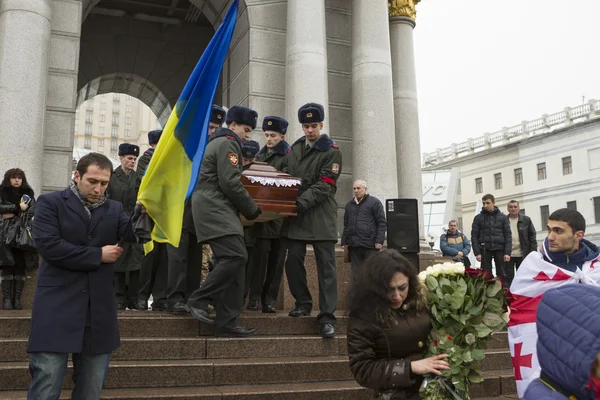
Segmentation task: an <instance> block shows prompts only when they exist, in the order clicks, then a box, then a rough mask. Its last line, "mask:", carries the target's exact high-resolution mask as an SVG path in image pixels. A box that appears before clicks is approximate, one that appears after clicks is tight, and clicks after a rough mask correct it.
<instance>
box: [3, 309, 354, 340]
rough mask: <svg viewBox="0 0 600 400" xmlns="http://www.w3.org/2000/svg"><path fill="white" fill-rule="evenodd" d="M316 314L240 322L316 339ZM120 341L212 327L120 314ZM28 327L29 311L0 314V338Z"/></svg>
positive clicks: (257, 316)
mask: <svg viewBox="0 0 600 400" xmlns="http://www.w3.org/2000/svg"><path fill="white" fill-rule="evenodd" d="M317 314H318V312H317V311H315V312H313V313H312V315H311V316H310V317H300V318H293V317H290V316H288V313H287V312H277V313H276V314H263V313H262V312H252V311H244V312H243V313H242V314H241V315H240V317H239V322H240V324H241V325H242V326H245V327H249V328H256V329H257V332H258V334H259V335H318V334H319V324H318V323H317V321H316V316H317ZM335 315H336V317H337V323H336V331H337V333H340V334H342V333H346V327H347V322H348V318H347V317H346V316H345V312H344V311H339V312H336V313H335ZM118 317H119V331H120V333H121V337H197V336H199V335H202V336H211V335H212V334H213V327H212V326H210V325H206V324H201V323H200V322H198V321H196V320H195V319H194V318H192V317H191V316H189V315H188V314H182V315H179V314H174V313H167V312H159V311H121V312H119V313H118ZM30 326H31V310H21V311H2V312H1V313H0V338H13V339H14V338H27V337H29V331H30Z"/></svg>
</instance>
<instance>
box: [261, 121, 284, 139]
mask: <svg viewBox="0 0 600 400" xmlns="http://www.w3.org/2000/svg"><path fill="white" fill-rule="evenodd" d="M287 128H288V122H287V120H286V119H284V118H281V117H265V119H263V125H262V130H263V131H275V132H279V133H281V134H282V135H285V134H286V132H287Z"/></svg>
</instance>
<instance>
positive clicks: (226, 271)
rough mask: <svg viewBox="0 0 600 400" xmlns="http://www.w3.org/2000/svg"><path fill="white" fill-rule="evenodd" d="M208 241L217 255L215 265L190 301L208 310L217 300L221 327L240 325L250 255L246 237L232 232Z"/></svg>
mask: <svg viewBox="0 0 600 400" xmlns="http://www.w3.org/2000/svg"><path fill="white" fill-rule="evenodd" d="M208 244H209V245H210V247H211V249H212V251H213V254H214V255H215V259H216V264H215V268H214V269H213V270H212V271H211V272H210V274H208V277H207V278H206V280H205V281H204V283H203V284H202V285H201V286H200V288H199V289H198V290H196V291H195V292H194V293H192V294H191V295H190V297H189V299H188V301H187V304H188V305H190V306H192V307H196V308H200V309H202V310H206V309H207V308H208V304H209V303H211V302H212V301H213V300H214V301H215V303H216V312H217V316H216V318H215V326H216V328H217V330H218V329H219V328H233V327H234V326H236V325H237V317H238V315H240V313H241V312H242V302H243V300H244V274H245V269H246V260H247V257H248V256H247V254H246V245H245V244H244V238H243V237H242V236H239V235H228V236H223V237H219V238H215V239H210V240H208Z"/></svg>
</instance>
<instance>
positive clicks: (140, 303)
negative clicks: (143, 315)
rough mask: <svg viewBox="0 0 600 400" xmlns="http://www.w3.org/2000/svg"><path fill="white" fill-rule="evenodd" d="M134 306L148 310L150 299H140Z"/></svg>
mask: <svg viewBox="0 0 600 400" xmlns="http://www.w3.org/2000/svg"><path fill="white" fill-rule="evenodd" d="M133 308H134V309H136V310H140V311H147V310H148V301H147V300H138V301H137V303H135V304H134V305H133Z"/></svg>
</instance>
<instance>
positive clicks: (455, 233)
mask: <svg viewBox="0 0 600 400" xmlns="http://www.w3.org/2000/svg"><path fill="white" fill-rule="evenodd" d="M440 249H441V250H442V253H443V254H444V255H445V256H449V257H452V261H455V262H460V263H463V264H464V265H465V267H470V266H471V262H470V261H469V257H467V255H468V254H469V253H470V252H471V243H470V242H469V239H467V235H465V234H464V233H462V232H461V231H459V230H458V224H457V222H456V220H454V219H453V220H451V221H450V222H448V230H447V231H446V233H444V234H443V235H442V236H440Z"/></svg>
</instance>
